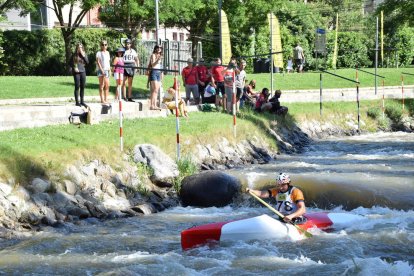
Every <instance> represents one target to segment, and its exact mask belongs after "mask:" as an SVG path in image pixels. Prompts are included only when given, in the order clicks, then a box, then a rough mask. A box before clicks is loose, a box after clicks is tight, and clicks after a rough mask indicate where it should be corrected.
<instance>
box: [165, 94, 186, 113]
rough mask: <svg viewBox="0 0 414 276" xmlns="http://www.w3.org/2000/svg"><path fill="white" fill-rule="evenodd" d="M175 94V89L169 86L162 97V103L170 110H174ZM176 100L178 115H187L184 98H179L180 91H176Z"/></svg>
mask: <svg viewBox="0 0 414 276" xmlns="http://www.w3.org/2000/svg"><path fill="white" fill-rule="evenodd" d="M175 94H176V93H175V89H174V88H173V87H170V88H168V90H167V93H165V95H164V98H163V99H162V102H163V104H165V106H166V107H167V108H168V109H169V110H171V111H174V110H175ZM177 102H178V110H179V111H180V116H184V117H188V112H187V106H186V104H185V101H184V99H182V98H181V96H180V93H177Z"/></svg>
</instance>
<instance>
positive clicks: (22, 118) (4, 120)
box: [0, 85, 414, 131]
mask: <svg viewBox="0 0 414 276" xmlns="http://www.w3.org/2000/svg"><path fill="white" fill-rule="evenodd" d="M383 94H384V98H386V99H387V98H396V99H400V98H401V96H402V90H401V87H385V88H384V89H382V88H381V87H378V90H377V95H375V91H374V88H361V89H360V99H361V100H366V99H369V100H373V99H381V98H382V95H383ZM183 96H184V95H183ZM404 97H405V98H414V86H412V85H411V86H405V87H404ZM319 100H320V91H319V90H298V91H283V94H282V98H281V101H282V102H284V103H292V102H319ZM322 100H323V101H355V100H356V88H346V89H326V90H323V91H322ZM85 101H86V102H87V103H88V105H89V106H90V107H91V110H92V113H93V118H94V121H95V122H96V123H98V122H99V121H102V120H110V119H115V118H118V111H119V109H118V103H116V102H114V103H113V104H112V110H110V112H108V113H107V114H103V113H105V112H103V111H104V110H103V108H102V105H101V104H99V103H98V102H99V97H97V96H96V97H95V96H89V97H85ZM122 109H123V114H124V118H144V117H165V116H167V115H168V114H170V112H169V111H168V110H165V109H164V110H162V111H153V110H149V108H148V100H137V101H136V102H123V106H122ZM197 110H198V109H197V107H196V106H190V107H189V111H190V112H191V111H197ZM71 112H74V113H81V112H83V109H82V108H81V107H77V106H75V105H74V103H73V97H64V98H35V99H12V100H0V131H4V130H10V129H15V128H25V127H29V128H30V127H41V126H46V125H53V124H68V123H69V120H68V117H69V115H70V114H71Z"/></svg>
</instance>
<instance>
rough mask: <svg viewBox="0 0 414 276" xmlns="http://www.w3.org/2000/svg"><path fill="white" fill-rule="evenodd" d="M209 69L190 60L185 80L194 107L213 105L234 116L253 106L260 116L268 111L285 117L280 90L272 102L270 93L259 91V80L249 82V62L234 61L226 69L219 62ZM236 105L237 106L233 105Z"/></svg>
mask: <svg viewBox="0 0 414 276" xmlns="http://www.w3.org/2000/svg"><path fill="white" fill-rule="evenodd" d="M210 65H211V66H210V68H208V67H207V64H206V63H205V62H204V59H200V60H199V62H198V63H197V65H195V62H194V61H193V59H192V58H189V59H188V60H187V66H186V67H185V68H184V69H183V70H182V73H181V75H182V79H183V83H184V85H185V92H186V98H185V101H186V103H188V102H189V101H190V99H191V96H193V101H194V103H195V104H200V102H201V103H210V104H215V105H216V107H221V108H222V109H223V110H224V111H227V112H229V113H232V112H233V106H234V107H235V108H236V111H238V110H239V108H241V107H243V106H250V107H251V108H253V109H254V110H255V111H257V112H263V111H268V112H272V113H275V114H278V115H286V113H287V111H288V109H287V107H284V106H281V105H280V101H279V98H280V96H281V94H282V92H281V91H280V90H276V91H275V95H274V96H273V97H272V98H270V92H269V89H267V88H264V89H263V90H262V91H261V92H258V91H256V90H255V89H256V80H251V81H250V82H247V79H246V71H245V68H246V61H245V60H240V61H239V63H237V61H236V59H234V58H232V59H231V60H230V62H229V64H228V65H227V66H223V65H222V64H221V59H220V58H217V59H215V60H214V61H213V63H211V64H210ZM233 101H234V105H233Z"/></svg>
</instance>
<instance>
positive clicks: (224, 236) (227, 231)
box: [181, 212, 363, 250]
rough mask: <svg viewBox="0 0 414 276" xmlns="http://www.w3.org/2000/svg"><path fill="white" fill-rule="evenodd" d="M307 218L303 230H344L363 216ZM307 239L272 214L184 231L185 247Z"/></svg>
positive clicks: (332, 214)
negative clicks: (239, 241) (228, 242)
mask: <svg viewBox="0 0 414 276" xmlns="http://www.w3.org/2000/svg"><path fill="white" fill-rule="evenodd" d="M305 216H306V218H307V221H306V222H305V223H304V224H300V225H298V226H299V227H301V228H302V229H305V230H308V229H309V228H320V229H340V228H343V227H345V226H347V225H351V224H352V223H353V222H356V221H358V220H361V219H362V218H363V217H362V216H360V215H355V214H348V213H325V212H321V213H310V214H306V215H305ZM286 238H288V239H291V240H293V241H296V240H300V239H303V238H304V236H303V235H302V234H301V233H300V231H299V230H298V229H296V228H295V227H294V226H293V225H291V224H288V223H284V222H281V221H279V220H277V219H274V218H272V217H270V216H268V215H261V216H257V217H252V218H247V219H241V220H235V221H228V222H217V223H210V224H205V225H200V226H195V227H192V228H189V229H186V230H184V231H182V232H181V246H182V248H183V249H184V250H185V249H190V248H192V247H196V246H202V245H208V244H211V243H219V242H221V241H238V240H244V241H249V240H263V239H286Z"/></svg>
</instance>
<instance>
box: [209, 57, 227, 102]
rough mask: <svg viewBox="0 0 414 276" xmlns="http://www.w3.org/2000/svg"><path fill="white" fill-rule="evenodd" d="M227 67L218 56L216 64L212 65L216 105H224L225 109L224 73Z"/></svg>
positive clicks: (212, 81)
mask: <svg viewBox="0 0 414 276" xmlns="http://www.w3.org/2000/svg"><path fill="white" fill-rule="evenodd" d="M225 69H226V68H225V67H224V66H222V65H221V59H220V58H217V59H216V61H215V64H214V65H213V66H212V67H211V74H210V75H211V83H212V84H213V87H214V88H215V89H216V106H217V107H219V106H221V105H222V106H223V109H224V110H226V106H225V104H224V99H223V98H224V95H225V94H224V93H225V92H224V76H223V75H222V72H223V70H225Z"/></svg>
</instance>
